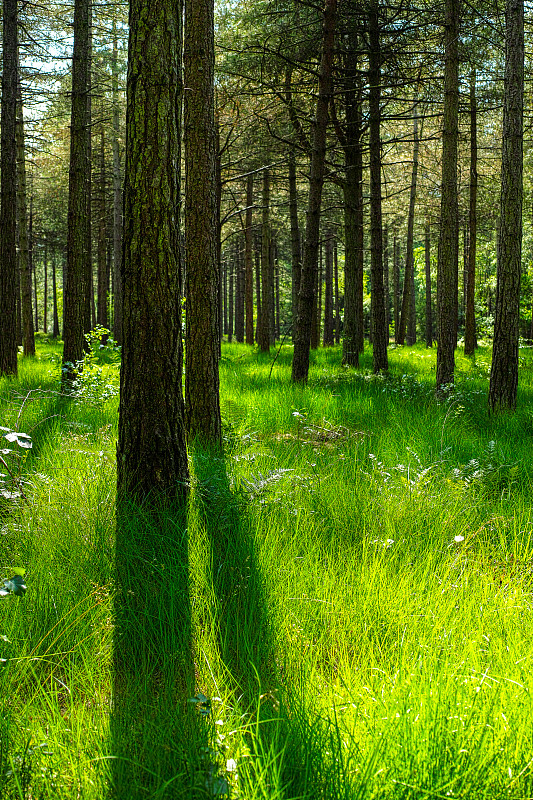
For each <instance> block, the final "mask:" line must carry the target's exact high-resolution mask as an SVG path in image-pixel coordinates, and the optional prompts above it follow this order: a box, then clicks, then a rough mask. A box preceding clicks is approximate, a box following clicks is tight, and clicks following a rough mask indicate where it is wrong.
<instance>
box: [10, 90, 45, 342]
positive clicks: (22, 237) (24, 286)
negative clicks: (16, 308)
mask: <svg viewBox="0 0 533 800" xmlns="http://www.w3.org/2000/svg"><path fill="white" fill-rule="evenodd" d="M16 127H17V129H16V137H17V207H18V209H17V210H18V263H19V274H20V290H21V316H22V345H23V348H24V355H25V356H34V355H35V335H34V329H33V309H32V302H31V272H30V260H29V253H28V249H29V247H28V209H27V203H26V200H27V195H26V153H25V146H24V113H23V106H22V92H21V88H20V80H19V83H18V102H17V126H16ZM45 284H46V266H45ZM45 295H46V290H45ZM45 308H46V306H45ZM45 333H46V325H45Z"/></svg>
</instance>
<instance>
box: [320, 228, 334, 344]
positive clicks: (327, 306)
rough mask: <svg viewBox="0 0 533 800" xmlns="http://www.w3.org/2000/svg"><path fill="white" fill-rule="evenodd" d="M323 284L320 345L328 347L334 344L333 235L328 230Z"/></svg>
mask: <svg viewBox="0 0 533 800" xmlns="http://www.w3.org/2000/svg"><path fill="white" fill-rule="evenodd" d="M324 283H325V285H324V334H323V340H322V343H323V345H324V347H330V346H332V345H334V344H335V336H334V333H333V235H332V233H331V231H329V230H328V232H327V233H326V270H325V281H324Z"/></svg>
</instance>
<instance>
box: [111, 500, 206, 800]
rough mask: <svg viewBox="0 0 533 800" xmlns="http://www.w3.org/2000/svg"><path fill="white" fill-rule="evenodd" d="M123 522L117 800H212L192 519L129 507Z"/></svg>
mask: <svg viewBox="0 0 533 800" xmlns="http://www.w3.org/2000/svg"><path fill="white" fill-rule="evenodd" d="M117 517H118V520H117V544H116V563H117V592H116V602H115V637H114V659H113V661H114V663H113V669H114V675H113V708H112V711H111V722H110V727H111V730H110V734H111V748H110V756H109V758H110V760H111V774H112V797H114V798H116V799H117V800H136V798H158V799H162V798H187V799H188V798H191V799H192V798H196V797H198V798H200V797H205V796H206V791H205V766H204V767H202V757H203V755H204V754H205V750H204V749H203V748H205V747H206V745H207V742H206V741H205V733H204V732H203V730H204V729H203V728H202V726H201V725H199V724H198V723H199V717H198V715H197V714H196V713H195V709H194V708H193V707H192V705H191V704H189V703H187V700H188V698H190V697H192V696H193V695H194V663H193V656H192V648H191V609H190V600H189V585H188V578H189V567H188V543H187V528H186V512H185V509H184V508H174V509H169V508H165V509H164V510H159V511H158V510H154V509H149V508H148V507H145V508H139V507H135V506H133V505H125V504H123V505H121V506H120V507H119V508H118V510H117Z"/></svg>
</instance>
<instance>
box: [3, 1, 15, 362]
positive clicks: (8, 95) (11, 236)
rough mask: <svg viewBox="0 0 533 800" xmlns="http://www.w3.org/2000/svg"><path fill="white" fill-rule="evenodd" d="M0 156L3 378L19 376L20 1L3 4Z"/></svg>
mask: <svg viewBox="0 0 533 800" xmlns="http://www.w3.org/2000/svg"><path fill="white" fill-rule="evenodd" d="M2 19H3V31H2V45H3V72H2V107H1V129H2V149H1V155H0V181H1V183H0V375H16V374H17V353H18V346H17V286H18V283H17V239H16V231H17V141H16V119H17V83H18V35H17V24H18V23H17V0H4V2H3V17H2Z"/></svg>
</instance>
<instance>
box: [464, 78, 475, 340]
mask: <svg viewBox="0 0 533 800" xmlns="http://www.w3.org/2000/svg"><path fill="white" fill-rule="evenodd" d="M468 229H469V233H470V236H469V245H468V270H467V274H466V299H465V356H472V355H474V350H475V348H476V308H475V298H476V249H477V102H476V71H475V70H472V72H471V73H470V203H469V210H468Z"/></svg>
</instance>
